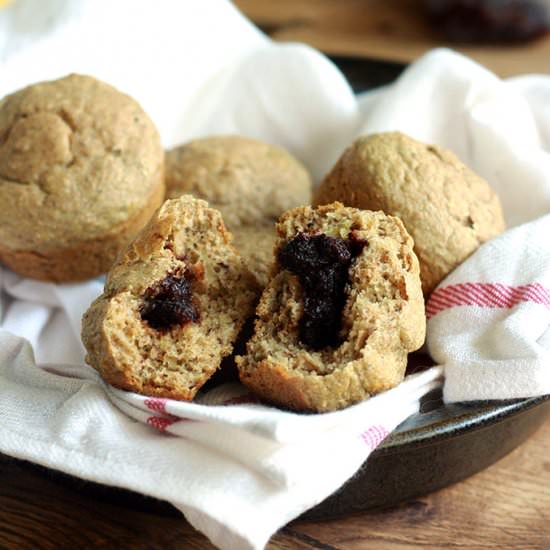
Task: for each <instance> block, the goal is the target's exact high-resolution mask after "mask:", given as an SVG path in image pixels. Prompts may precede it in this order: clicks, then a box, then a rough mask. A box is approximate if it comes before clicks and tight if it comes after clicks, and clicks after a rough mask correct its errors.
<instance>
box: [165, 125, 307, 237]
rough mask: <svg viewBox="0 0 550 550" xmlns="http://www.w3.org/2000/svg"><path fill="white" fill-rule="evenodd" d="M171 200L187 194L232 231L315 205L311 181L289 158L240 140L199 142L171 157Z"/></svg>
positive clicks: (273, 148)
mask: <svg viewBox="0 0 550 550" xmlns="http://www.w3.org/2000/svg"><path fill="white" fill-rule="evenodd" d="M166 186H167V197H168V198H175V197H178V196H180V195H182V194H184V193H191V194H192V195H194V196H195V197H198V198H201V199H205V200H207V201H208V203H209V204H210V205H211V206H212V207H213V208H217V209H218V210H220V211H221V213H222V215H223V219H224V221H225V223H226V224H227V225H228V227H229V228H230V229H235V228H237V227H239V226H241V225H254V224H268V223H273V222H274V221H275V220H276V219H277V218H278V217H279V215H280V214H281V213H282V212H284V211H285V210H288V209H289V208H292V207H294V206H298V205H303V204H308V203H309V202H310V200H311V178H310V176H309V174H308V172H307V170H306V169H305V168H304V167H303V165H302V164H301V163H300V162H299V161H298V160H296V159H295V158H294V157H293V156H292V155H291V154H290V153H288V152H287V151H285V150H284V149H282V148H281V147H277V146H275V145H270V144H268V143H263V142H261V141H257V140H254V139H249V138H244V137H240V136H215V137H209V138H203V139H197V140H195V141H192V142H190V143H188V144H185V145H182V146H180V147H176V148H175V149H172V150H171V151H169V152H168V153H167V155H166Z"/></svg>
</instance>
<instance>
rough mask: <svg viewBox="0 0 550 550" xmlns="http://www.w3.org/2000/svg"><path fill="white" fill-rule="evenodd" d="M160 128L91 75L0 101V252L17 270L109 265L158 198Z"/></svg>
mask: <svg viewBox="0 0 550 550" xmlns="http://www.w3.org/2000/svg"><path fill="white" fill-rule="evenodd" d="M163 169H164V152H163V150H162V147H161V144H160V139H159V135H158V132H157V130H156V128H155V126H154V124H153V123H152V122H151V120H150V119H149V118H148V116H147V115H146V114H145V112H144V111H143V109H142V108H141V107H140V106H139V105H138V103H137V102H136V101H134V100H133V99H132V98H130V97H129V96H127V95H125V94H123V93H121V92H119V91H117V90H116V89H115V88H113V87H111V86H109V85H108V84H105V83H103V82H100V81H98V80H96V79H94V78H91V77H89V76H81V75H70V76H67V77H65V78H61V79H59V80H54V81H50V82H43V83H39V84H34V85H32V86H29V87H27V88H24V89H22V90H20V91H18V92H16V93H14V94H12V95H9V96H7V97H5V98H4V99H3V100H2V101H1V102H0V204H2V208H1V209H0V261H1V262H3V263H4V264H6V265H7V266H8V267H9V268H11V269H12V270H14V271H15V272H17V273H19V274H20V275H23V276H25V277H32V278H36V279H41V280H45V281H54V282H63V281H78V280H82V279H87V278H89V277H94V276H96V275H99V274H101V273H104V272H105V271H107V270H108V269H109V268H110V266H111V265H112V264H113V262H114V260H115V258H116V256H117V254H118V253H119V252H120V251H121V250H122V248H123V247H124V246H125V245H127V244H128V242H129V240H130V239H131V238H132V237H134V236H135V234H136V233H137V232H138V231H139V230H140V229H141V228H142V227H143V226H144V225H145V224H146V223H147V221H148V220H149V218H150V217H151V215H152V214H153V212H154V211H155V210H156V209H157V208H158V206H159V205H160V204H161V202H162V200H163V198H164V173H163Z"/></svg>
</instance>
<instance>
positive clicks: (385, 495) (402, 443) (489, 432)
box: [0, 57, 550, 519]
mask: <svg viewBox="0 0 550 550" xmlns="http://www.w3.org/2000/svg"><path fill="white" fill-rule="evenodd" d="M333 61H334V62H335V63H336V64H337V65H338V66H339V67H340V69H341V70H342V71H343V72H344V74H345V75H346V76H347V78H348V80H349V81H350V83H351V84H352V87H353V89H354V90H355V92H356V93H360V92H364V91H366V90H368V89H369V88H373V87H376V86H380V85H384V84H388V83H390V82H391V81H393V80H394V79H395V78H397V76H399V74H400V73H401V72H402V71H403V69H404V68H405V66H404V65H401V64H398V63H392V62H380V61H374V60H365V59H359V58H356V59H354V58H343V57H336V58H333ZM548 417H550V396H544V397H537V398H530V399H520V400H514V401H508V402H502V401H499V402H498V403H496V402H494V403H471V404H454V405H445V404H444V403H443V402H442V400H441V391H440V390H435V391H433V392H431V393H430V394H428V395H426V396H425V397H424V398H423V400H422V403H421V408H420V412H419V413H418V414H416V415H414V416H412V417H410V418H409V419H408V420H406V421H405V422H404V423H403V424H401V426H399V427H398V428H397V429H396V430H395V431H394V432H393V433H392V434H391V435H390V436H389V437H388V438H387V439H386V440H385V441H384V442H383V443H382V444H381V445H380V446H379V447H378V448H377V449H376V450H375V451H374V452H373V453H372V454H371V456H370V457H369V459H368V460H367V461H366V462H365V464H363V466H362V467H361V468H360V469H359V471H358V472H357V473H356V474H355V475H354V476H353V477H352V478H351V479H350V480H349V481H348V482H347V483H346V484H344V485H343V486H342V487H341V488H340V489H339V490H338V491H336V492H335V493H334V494H333V495H331V496H329V497H328V498H327V499H325V500H324V501H323V502H321V503H320V504H319V505H317V506H316V507H315V508H312V509H311V510H309V511H307V512H306V513H305V514H304V515H303V516H302V517H306V518H308V519H320V518H328V517H334V516H339V515H344V514H348V513H352V512H356V511H360V510H369V509H379V508H388V507H392V506H395V505H397V504H399V503H402V502H405V501H407V500H410V499H413V498H415V497H418V496H421V495H425V494H427V493H430V492H432V491H435V490H437V489H440V488H442V487H445V486H447V485H450V484H452V483H455V482H457V481H459V480H461V479H464V478H466V477H468V476H470V475H472V474H474V473H475V472H478V471H480V470H482V469H484V468H486V467H487V466H489V465H490V464H492V463H494V462H496V461H497V460H499V459H500V458H502V457H503V456H505V455H506V454H507V453H509V452H510V451H512V450H513V449H515V448H516V447H517V446H518V445H520V444H521V443H522V442H523V441H525V440H526V439H528V438H529V437H530V436H531V435H532V434H533V433H534V432H535V431H536V430H537V428H539V427H540V426H541V425H542V423H543V422H544V421H545V420H546V419H547V418H548ZM6 459H7V457H3V456H1V455H0V461H5V460H6ZM7 460H10V459H7ZM18 464H19V465H20V466H22V467H27V468H32V469H34V470H38V471H40V472H42V473H43V475H45V476H47V477H50V478H55V479H56V480H57V481H61V482H63V483H65V484H69V485H71V486H73V487H74V488H75V489H76V490H78V491H79V492H80V493H85V494H86V495H87V496H89V498H93V499H96V500H99V501H102V500H105V501H108V502H110V503H117V504H120V505H122V506H125V507H128V508H131V509H137V510H140V511H146V512H153V513H158V514H163V515H179V512H178V511H177V510H176V509H175V508H173V507H172V506H170V505H169V504H168V503H165V502H161V501H158V500H156V499H153V498H150V497H145V496H143V495H139V494H137V493H133V492H131V491H126V490H122V489H116V488H113V487H106V486H102V485H99V484H97V483H91V482H87V481H83V480H81V479H77V478H74V477H71V476H68V475H66V474H62V473H60V472H54V471H52V470H48V469H46V468H43V467H41V466H37V465H34V464H30V463H25V462H18Z"/></svg>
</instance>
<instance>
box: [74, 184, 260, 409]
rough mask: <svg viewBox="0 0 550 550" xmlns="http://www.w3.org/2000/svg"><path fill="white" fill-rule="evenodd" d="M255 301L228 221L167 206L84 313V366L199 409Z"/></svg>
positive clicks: (186, 201)
mask: <svg viewBox="0 0 550 550" xmlns="http://www.w3.org/2000/svg"><path fill="white" fill-rule="evenodd" d="M256 296H257V289H256V281H255V279H254V277H253V276H252V274H251V273H250V272H249V271H248V269H247V268H246V266H245V264H244V262H243V260H242V259H241V257H240V256H239V254H238V253H237V252H236V250H235V249H234V248H233V246H232V245H231V234H230V233H229V232H228V231H227V230H226V228H225V226H224V223H223V220H222V218H221V215H220V213H219V212H218V211H217V210H214V209H211V208H209V207H208V205H207V203H206V202H205V201H202V200H197V199H194V198H193V197H191V196H188V195H184V196H182V197H180V198H179V199H174V200H168V201H166V202H165V203H164V205H163V206H162V207H161V208H160V210H159V211H158V212H157V213H156V214H155V215H154V216H153V218H152V219H151V221H150V222H149V224H148V225H147V226H146V227H145V228H144V229H143V231H142V232H141V233H140V234H139V235H138V236H137V238H136V239H135V241H134V242H132V243H131V244H130V246H129V247H128V249H127V250H126V251H125V252H124V254H123V255H122V256H121V257H120V258H119V260H118V261H117V263H116V265H115V266H114V267H113V269H112V270H111V271H110V273H109V274H108V278H107V282H106V284H105V290H104V292H103V294H102V295H101V296H100V297H99V298H97V299H96V300H95V301H94V302H93V304H92V305H91V306H90V308H89V309H88V311H87V312H86V313H85V315H84V318H83V321H82V341H83V343H84V346H85V347H86V350H87V356H86V361H87V362H88V363H89V364H90V365H91V366H92V367H94V368H95V369H96V370H97V371H98V372H99V373H100V374H101V376H102V377H103V379H104V380H105V381H106V382H108V383H110V384H112V385H113V386H116V387H118V388H122V389H125V390H129V391H135V392H138V393H142V394H145V395H151V396H158V397H169V398H173V399H180V400H191V399H192V398H193V397H194V395H195V394H196V392H197V391H198V390H199V389H200V387H201V386H202V385H203V384H204V383H205V382H206V380H207V379H208V378H209V377H210V376H211V375H212V374H213V373H214V372H215V371H216V369H217V368H218V367H219V366H220V363H221V361H222V359H223V358H224V357H225V356H227V355H229V354H230V353H231V351H232V349H233V343H234V341H235V339H236V337H237V335H238V333H239V331H240V329H241V327H242V325H243V323H244V321H245V320H246V319H247V318H248V317H249V316H250V315H251V314H252V313H253V311H254V305H255V299H256Z"/></svg>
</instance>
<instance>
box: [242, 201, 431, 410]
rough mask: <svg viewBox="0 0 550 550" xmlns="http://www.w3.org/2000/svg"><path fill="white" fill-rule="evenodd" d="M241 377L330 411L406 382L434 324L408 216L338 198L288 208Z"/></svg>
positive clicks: (276, 399)
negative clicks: (411, 359)
mask: <svg viewBox="0 0 550 550" xmlns="http://www.w3.org/2000/svg"><path fill="white" fill-rule="evenodd" d="M277 233H278V239H277V243H276V264H275V268H274V272H273V278H272V279H271V280H270V281H269V283H268V285H267V287H266V288H265V290H264V292H263V294H262V297H261V299H260V303H259V305H258V307H257V310H256V315H257V320H256V323H255V327H254V335H253V336H252V338H251V340H250V341H249V342H248V345H247V351H246V355H244V356H240V357H237V365H238V368H239V375H240V379H241V381H242V382H243V383H244V384H245V385H246V386H248V387H249V388H250V389H251V390H252V391H254V392H255V393H256V394H258V395H259V396H260V397H262V398H263V399H265V400H266V401H268V402H272V403H275V404H278V405H281V406H284V407H288V408H291V409H296V410H300V411H319V412H321V411H330V410H335V409H340V408H343V407H346V406H348V405H351V404H352V403H356V402H358V401H361V400H363V399H365V398H367V397H369V396H370V395H373V394H376V393H378V392H381V391H383V390H386V389H389V388H391V387H393V386H395V385H397V384H398V383H399V382H400V381H401V380H402V379H403V376H404V373H405V368H406V364H407V354H408V353H409V352H411V351H414V350H416V349H418V348H419V347H420V346H421V345H422V343H423V342H424V336H425V328H426V320H425V316H424V300H423V296H422V290H421V283H420V277H419V268H418V260H417V258H416V256H415V254H414V252H413V242H412V239H411V237H410V236H409V234H408V233H407V231H406V230H405V228H404V226H403V224H402V223H401V221H400V220H399V219H398V218H394V217H392V216H387V215H385V214H384V213H382V212H369V211H362V210H358V209H355V208H346V207H344V206H343V205H342V204H340V203H334V204H330V205H326V206H321V207H319V208H312V207H303V208H296V209H293V210H290V211H289V212H287V213H285V214H284V215H283V216H282V217H281V219H280V220H279V223H278V224H277Z"/></svg>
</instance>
